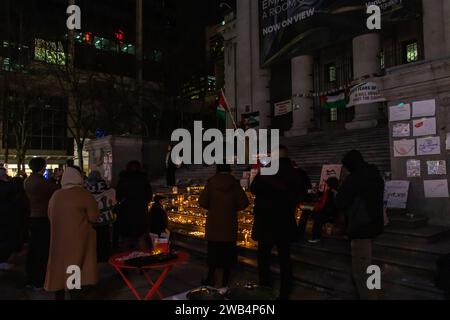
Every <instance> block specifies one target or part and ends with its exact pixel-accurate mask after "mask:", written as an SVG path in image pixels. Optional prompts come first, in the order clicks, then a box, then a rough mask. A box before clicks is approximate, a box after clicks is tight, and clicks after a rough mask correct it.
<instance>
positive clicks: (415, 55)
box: [405, 42, 419, 63]
mask: <svg viewBox="0 0 450 320" xmlns="http://www.w3.org/2000/svg"><path fill="white" fill-rule="evenodd" d="M418 60H419V46H418V44H417V42H409V43H406V44H405V62H406V63H410V62H414V61H418Z"/></svg>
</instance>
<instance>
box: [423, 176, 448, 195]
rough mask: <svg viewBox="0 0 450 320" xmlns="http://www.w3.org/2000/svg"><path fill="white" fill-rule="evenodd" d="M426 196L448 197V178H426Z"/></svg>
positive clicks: (424, 184) (424, 185)
mask: <svg viewBox="0 0 450 320" xmlns="http://www.w3.org/2000/svg"><path fill="white" fill-rule="evenodd" d="M423 188H424V191H425V198H448V197H449V194H448V180H447V179H443V180H425V181H424V182H423Z"/></svg>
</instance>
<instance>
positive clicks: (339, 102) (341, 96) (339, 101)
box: [320, 91, 347, 109]
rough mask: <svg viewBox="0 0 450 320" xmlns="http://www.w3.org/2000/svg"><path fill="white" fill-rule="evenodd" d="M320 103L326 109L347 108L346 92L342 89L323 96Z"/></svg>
mask: <svg viewBox="0 0 450 320" xmlns="http://www.w3.org/2000/svg"><path fill="white" fill-rule="evenodd" d="M320 104H321V105H322V107H323V108H326V109H333V108H345V107H346V106H347V99H346V97H345V92H344V91H341V92H338V93H335V94H330V95H325V96H321V97H320Z"/></svg>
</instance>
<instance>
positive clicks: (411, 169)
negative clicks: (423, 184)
mask: <svg viewBox="0 0 450 320" xmlns="http://www.w3.org/2000/svg"><path fill="white" fill-rule="evenodd" d="M406 176H407V177H408V178H418V177H420V160H414V159H411V160H408V161H406Z"/></svg>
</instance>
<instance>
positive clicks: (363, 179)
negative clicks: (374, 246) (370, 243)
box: [336, 162, 384, 239]
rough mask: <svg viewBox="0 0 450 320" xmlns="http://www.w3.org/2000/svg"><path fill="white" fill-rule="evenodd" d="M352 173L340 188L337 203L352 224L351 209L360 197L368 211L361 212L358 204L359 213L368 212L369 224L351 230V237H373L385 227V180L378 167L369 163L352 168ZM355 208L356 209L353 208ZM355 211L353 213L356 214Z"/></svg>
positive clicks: (349, 232)
mask: <svg viewBox="0 0 450 320" xmlns="http://www.w3.org/2000/svg"><path fill="white" fill-rule="evenodd" d="M351 170H352V171H351V173H350V175H349V176H348V177H347V178H346V179H345V180H344V182H343V183H342V185H341V187H340V188H339V190H338V194H337V197H336V204H337V206H338V208H339V209H341V210H342V211H343V212H344V213H347V214H346V215H347V220H348V224H351V221H350V220H351V219H352V216H351V211H352V208H353V206H354V203H355V199H357V198H358V197H359V198H360V199H361V201H362V202H363V203H364V204H365V210H367V212H366V213H365V212H361V211H362V210H364V209H362V208H361V206H358V209H357V210H359V212H356V215H357V214H366V215H367V214H368V216H369V220H370V222H369V224H367V225H365V226H361V227H359V228H358V229H357V230H349V231H348V234H347V235H348V237H349V238H350V239H373V238H375V237H376V236H378V235H380V234H381V233H382V232H383V229H384V215H383V195H384V181H383V179H382V177H381V175H380V172H379V171H378V169H377V167H376V166H374V165H370V164H368V163H365V162H364V163H361V164H358V165H356V166H355V167H353V168H352V169H351ZM353 210H354V209H353ZM354 214H355V213H353V215H354Z"/></svg>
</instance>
